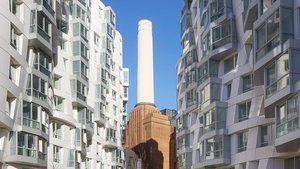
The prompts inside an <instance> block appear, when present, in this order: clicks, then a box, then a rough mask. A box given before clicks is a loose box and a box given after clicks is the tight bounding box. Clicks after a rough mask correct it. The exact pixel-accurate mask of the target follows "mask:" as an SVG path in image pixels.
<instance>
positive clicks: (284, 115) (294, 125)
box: [276, 95, 299, 137]
mask: <svg viewBox="0 0 300 169" xmlns="http://www.w3.org/2000/svg"><path fill="white" fill-rule="evenodd" d="M298 106H299V99H298V95H295V96H293V97H291V98H290V99H288V100H287V101H286V102H285V103H283V104H281V105H279V106H277V112H276V133H277V137H280V136H283V135H285V134H288V133H289V132H292V131H294V130H295V129H298V128H299V107H298Z"/></svg>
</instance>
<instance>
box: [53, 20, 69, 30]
mask: <svg viewBox="0 0 300 169" xmlns="http://www.w3.org/2000/svg"><path fill="white" fill-rule="evenodd" d="M56 23H57V29H58V30H60V31H61V32H63V33H66V34H67V33H68V23H67V22H65V21H63V20H60V19H56Z"/></svg>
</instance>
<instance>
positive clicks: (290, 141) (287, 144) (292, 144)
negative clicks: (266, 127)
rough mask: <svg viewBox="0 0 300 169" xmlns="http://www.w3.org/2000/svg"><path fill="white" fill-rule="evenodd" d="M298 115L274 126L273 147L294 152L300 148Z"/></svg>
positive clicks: (279, 150) (280, 150) (281, 150)
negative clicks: (274, 137)
mask: <svg viewBox="0 0 300 169" xmlns="http://www.w3.org/2000/svg"><path fill="white" fill-rule="evenodd" d="M299 119H300V118H299V115H298V116H295V117H293V118H291V119H290V120H288V121H286V122H285V123H282V124H280V125H278V126H277V127H276V139H275V147H276V150H277V151H278V152H295V151H297V150H298V149H299V148H300V145H299V142H300V129H299Z"/></svg>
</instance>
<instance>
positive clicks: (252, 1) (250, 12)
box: [243, 0, 258, 30]
mask: <svg viewBox="0 0 300 169" xmlns="http://www.w3.org/2000/svg"><path fill="white" fill-rule="evenodd" d="M257 15H258V0H244V11H243V21H244V30H251V29H252V28H253V23H254V21H255V20H256V19H257Z"/></svg>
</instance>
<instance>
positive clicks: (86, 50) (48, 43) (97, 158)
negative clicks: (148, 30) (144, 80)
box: [0, 0, 129, 169]
mask: <svg viewBox="0 0 300 169" xmlns="http://www.w3.org/2000/svg"><path fill="white" fill-rule="evenodd" d="M0 9H1V10H0V11H1V12H0V23H1V25H2V26H1V28H0V30H1V31H0V52H1V61H0V65H1V66H0V67H1V70H0V98H2V99H1V100H0V106H1V107H0V168H11V169H13V168H78V169H92V168H102V169H118V168H124V167H125V164H124V159H125V158H124V152H123V148H122V144H121V138H122V129H124V124H125V123H124V119H126V103H127V100H128V97H127V92H128V85H129V83H128V73H129V71H128V69H127V68H123V65H122V37H121V34H120V33H119V32H118V31H117V30H116V14H115V13H114V11H113V9H112V8H111V7H107V6H105V5H104V4H103V3H102V2H101V1H98V0H7V1H1V2H0Z"/></svg>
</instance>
